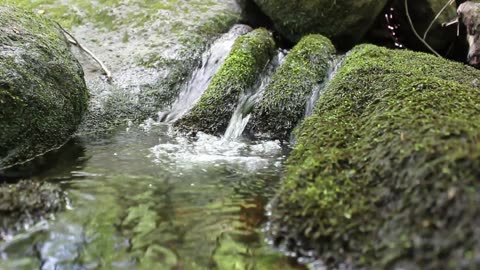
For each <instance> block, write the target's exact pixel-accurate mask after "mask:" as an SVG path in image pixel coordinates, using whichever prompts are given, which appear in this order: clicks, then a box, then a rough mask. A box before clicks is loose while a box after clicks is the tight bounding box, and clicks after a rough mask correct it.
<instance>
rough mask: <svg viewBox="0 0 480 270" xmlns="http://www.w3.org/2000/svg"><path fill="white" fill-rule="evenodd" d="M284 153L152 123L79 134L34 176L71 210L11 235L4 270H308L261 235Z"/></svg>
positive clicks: (267, 145)
mask: <svg viewBox="0 0 480 270" xmlns="http://www.w3.org/2000/svg"><path fill="white" fill-rule="evenodd" d="M285 155H286V150H285V149H282V147H281V146H280V144H279V143H278V142H272V141H267V142H248V141H242V140H236V141H228V140H224V139H222V138H218V137H213V136H209V135H204V134H199V135H198V136H197V138H195V139H193V138H188V137H181V136H178V135H173V134H172V133H171V132H170V127H169V125H168V124H164V123H158V122H156V123H152V122H148V121H147V122H145V123H144V124H142V125H140V126H137V125H135V126H131V127H122V128H119V129H118V130H116V131H113V132H112V133H111V134H110V135H102V136H92V135H88V134H84V135H80V136H78V137H77V138H75V139H74V140H73V141H71V142H70V143H68V144H67V145H65V146H64V147H63V148H61V149H60V150H58V151H56V152H54V153H50V154H48V155H47V156H46V157H42V158H41V160H40V161H38V160H37V161H36V163H38V164H37V165H36V167H35V170H34V177H33V178H34V179H43V180H48V181H51V182H55V183H59V184H60V185H61V187H62V188H63V189H64V190H65V191H66V192H67V196H68V200H69V204H68V207H67V210H65V211H62V212H59V213H57V214H56V215H55V216H53V217H51V218H50V219H48V220H44V221H41V222H39V223H36V224H32V225H31V226H28V227H27V229H26V230H25V231H23V232H21V233H20V234H16V235H7V236H6V238H7V241H4V242H0V261H1V264H0V269H305V268H304V267H303V266H299V265H297V264H296V262H295V259H292V258H288V257H286V256H285V255H284V254H283V253H281V252H278V251H275V250H274V249H272V248H271V247H270V246H269V245H268V244H267V242H266V241H265V235H264V234H263V232H262V228H263V227H264V226H265V222H266V214H265V212H266V211H265V206H266V204H267V203H268V201H269V200H270V199H271V198H272V196H273V194H274V190H275V188H277V187H278V182H279V176H280V174H281V171H282V164H283V161H284V159H285ZM32 164H35V162H34V163H32Z"/></svg>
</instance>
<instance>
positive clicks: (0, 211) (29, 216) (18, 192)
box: [0, 180, 66, 240]
mask: <svg viewBox="0 0 480 270" xmlns="http://www.w3.org/2000/svg"><path fill="white" fill-rule="evenodd" d="M65 202H66V201H65V193H64V192H63V191H62V190H61V189H60V188H59V187H58V186H56V185H54V184H50V183H46V182H38V181H27V180H23V181H20V182H19V183H17V184H2V185H0V232H1V233H0V240H2V236H5V234H9V233H11V232H15V231H18V230H21V229H22V228H24V226H25V225H26V224H28V225H31V224H32V223H33V222H36V221H38V220H40V219H41V218H44V217H46V216H47V215H49V214H51V213H55V212H57V211H60V210H62V209H63V208H64V207H65Z"/></svg>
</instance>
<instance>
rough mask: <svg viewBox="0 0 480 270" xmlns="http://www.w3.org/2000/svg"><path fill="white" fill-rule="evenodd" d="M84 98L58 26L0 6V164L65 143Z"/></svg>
mask: <svg viewBox="0 0 480 270" xmlns="http://www.w3.org/2000/svg"><path fill="white" fill-rule="evenodd" d="M87 102H88V93H87V88H86V85H85V81H84V79H83V71H82V68H81V66H80V64H79V63H78V61H77V60H76V59H75V57H74V56H73V54H72V53H71V52H70V49H69V46H68V43H67V41H66V40H65V38H64V36H63V34H62V32H61V31H60V29H59V27H58V26H57V25H56V24H55V23H54V22H52V21H50V20H47V19H45V18H42V17H40V16H37V15H35V14H33V13H30V12H24V11H21V10H18V9H14V8H7V7H2V6H0V168H2V167H6V166H9V165H12V164H14V163H17V162H23V161H26V160H28V159H31V158H33V157H35V156H36V155H39V154H43V153H44V152H46V151H49V150H51V149H52V148H56V147H59V146H60V145H62V144H63V143H65V141H66V140H68V139H69V138H70V136H71V135H72V134H73V133H74V132H75V130H76V129H77V127H78V125H79V124H80V121H81V120H82V117H83V114H84V112H85V111H86V109H87Z"/></svg>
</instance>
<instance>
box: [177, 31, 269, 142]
mask: <svg viewBox="0 0 480 270" xmlns="http://www.w3.org/2000/svg"><path fill="white" fill-rule="evenodd" d="M274 46H275V45H274V41H273V39H272V37H271V35H270V33H269V32H268V31H267V30H265V29H257V30H255V31H252V32H250V33H248V34H246V35H244V36H241V37H239V38H238V39H237V41H236V42H235V44H234V46H233V49H232V51H231V52H230V55H229V56H228V57H227V59H226V60H225V63H224V64H223V65H222V67H221V68H220V70H219V71H218V72H217V74H215V76H214V78H213V79H212V82H211V84H210V85H209V86H208V88H207V90H206V91H205V93H204V94H203V95H202V97H201V98H200V100H199V101H198V103H197V104H195V106H194V107H193V108H192V110H191V111H190V112H189V113H188V114H187V115H186V116H184V117H183V118H181V119H180V120H179V121H177V122H176V123H175V125H176V126H177V127H179V128H180V129H183V130H190V129H196V130H199V131H204V132H206V133H211V134H217V135H218V134H221V133H223V132H224V131H225V129H226V128H227V126H228V122H229V120H230V118H231V116H232V114H233V112H234V110H235V107H236V104H237V102H238V99H239V96H240V94H241V93H242V92H244V91H245V90H246V89H248V88H250V87H252V86H253V85H254V84H255V83H256V82H257V80H258V79H259V74H260V73H261V72H262V70H263V69H264V68H265V67H266V65H267V63H268V62H269V60H270V59H271V57H272V55H273V51H274Z"/></svg>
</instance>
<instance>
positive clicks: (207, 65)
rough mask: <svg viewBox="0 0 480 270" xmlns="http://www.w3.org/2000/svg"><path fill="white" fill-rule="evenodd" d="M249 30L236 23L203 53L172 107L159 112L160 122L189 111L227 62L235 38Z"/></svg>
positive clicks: (178, 117) (247, 27)
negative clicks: (199, 64) (199, 63)
mask: <svg viewBox="0 0 480 270" xmlns="http://www.w3.org/2000/svg"><path fill="white" fill-rule="evenodd" d="M249 31H251V28H250V27H249V26H246V25H235V26H234V27H232V29H230V31H228V33H226V34H225V35H223V36H222V37H220V38H219V39H218V40H217V41H215V42H214V43H213V44H212V46H211V48H210V49H209V50H208V51H207V52H206V53H204V54H203V57H202V64H201V66H200V67H199V68H197V69H196V70H195V71H194V72H193V75H192V78H191V79H190V80H189V81H188V83H187V84H186V85H185V86H184V87H183V89H182V90H181V91H180V94H179V96H178V98H177V100H176V101H175V102H174V103H173V105H172V107H171V109H170V110H168V111H163V112H159V113H158V120H159V121H160V122H175V121H176V120H178V119H180V118H181V117H182V116H183V115H184V114H185V113H187V112H188V111H189V110H190V109H191V108H192V107H193V105H195V103H196V102H197V101H198V100H199V99H200V97H201V96H202V94H203V92H205V90H206V89H207V87H208V85H209V84H210V82H211V80H212V78H213V76H214V75H215V73H216V72H217V71H218V69H219V68H220V67H221V66H222V64H223V62H225V59H226V58H227V56H228V54H229V52H230V51H231V49H232V46H233V44H234V42H235V40H236V39H237V38H238V37H239V36H241V35H244V34H246V33H248V32H249Z"/></svg>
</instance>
